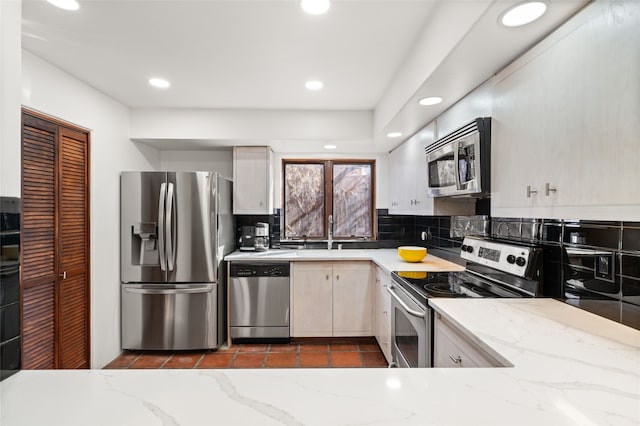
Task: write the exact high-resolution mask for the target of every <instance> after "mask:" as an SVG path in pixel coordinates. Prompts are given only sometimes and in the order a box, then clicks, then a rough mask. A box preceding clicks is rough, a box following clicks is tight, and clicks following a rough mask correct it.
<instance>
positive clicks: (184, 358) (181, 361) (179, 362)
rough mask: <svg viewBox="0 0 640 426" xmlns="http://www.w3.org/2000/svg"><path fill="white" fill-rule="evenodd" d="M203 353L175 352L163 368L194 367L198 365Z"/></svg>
mask: <svg viewBox="0 0 640 426" xmlns="http://www.w3.org/2000/svg"><path fill="white" fill-rule="evenodd" d="M202 357H203V353H197V352H194V353H177V354H174V355H173V356H172V357H171V358H170V359H169V361H167V363H166V364H165V365H164V366H163V367H162V368H193V367H195V366H196V364H197V363H198V361H200V358H202Z"/></svg>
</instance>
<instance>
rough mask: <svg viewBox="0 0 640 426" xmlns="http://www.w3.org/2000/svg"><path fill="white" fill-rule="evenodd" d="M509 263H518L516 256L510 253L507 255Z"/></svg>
mask: <svg viewBox="0 0 640 426" xmlns="http://www.w3.org/2000/svg"><path fill="white" fill-rule="evenodd" d="M507 263H510V264H512V265H513V264H514V263H516V257H515V256H514V255H512V254H510V255H509V256H507Z"/></svg>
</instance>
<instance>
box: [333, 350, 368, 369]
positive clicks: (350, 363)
mask: <svg viewBox="0 0 640 426" xmlns="http://www.w3.org/2000/svg"><path fill="white" fill-rule="evenodd" d="M331 365H332V366H333V367H362V358H360V352H333V351H332V352H331Z"/></svg>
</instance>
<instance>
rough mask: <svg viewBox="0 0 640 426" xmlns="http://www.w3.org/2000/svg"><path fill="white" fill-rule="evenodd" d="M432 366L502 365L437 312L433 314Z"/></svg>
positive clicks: (502, 365)
mask: <svg viewBox="0 0 640 426" xmlns="http://www.w3.org/2000/svg"><path fill="white" fill-rule="evenodd" d="M434 317H435V321H434V332H435V335H434V360H433V363H434V367H451V368H469V367H504V366H505V364H503V363H501V362H500V361H498V360H496V359H495V358H494V357H493V356H491V355H490V354H489V353H487V351H485V350H484V349H482V348H480V347H479V346H478V345H476V344H475V343H473V342H472V341H471V340H469V338H468V337H466V336H465V335H464V334H463V333H462V332H461V331H460V330H459V329H458V328H457V327H456V326H455V325H453V324H451V323H450V322H449V321H447V320H446V319H445V318H444V317H442V315H440V314H439V313H437V312H436V313H435V315H434Z"/></svg>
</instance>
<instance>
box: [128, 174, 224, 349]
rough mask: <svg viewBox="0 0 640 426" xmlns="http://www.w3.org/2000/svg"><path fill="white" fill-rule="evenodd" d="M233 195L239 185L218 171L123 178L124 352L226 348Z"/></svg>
mask: <svg viewBox="0 0 640 426" xmlns="http://www.w3.org/2000/svg"><path fill="white" fill-rule="evenodd" d="M231 193H232V187H231V181H230V180H228V179H225V178H223V177H221V176H219V175H218V174H216V173H211V172H123V173H122V174H121V179H120V224H121V236H120V246H121V248H120V256H121V259H120V264H121V275H120V276H121V281H122V292H121V308H122V309H121V315H122V348H123V349H144V350H180V349H214V348H217V347H219V346H220V345H221V344H222V343H223V342H224V340H225V338H226V336H225V332H226V323H225V321H226V312H225V306H226V303H225V302H226V292H225V289H226V286H225V279H226V270H225V263H224V262H223V261H222V260H223V257H224V256H225V255H226V254H228V253H230V252H231V251H232V250H233V249H234V223H233V212H232V206H231Z"/></svg>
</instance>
